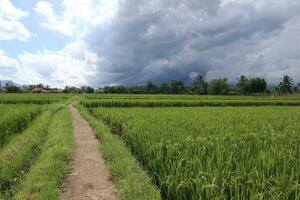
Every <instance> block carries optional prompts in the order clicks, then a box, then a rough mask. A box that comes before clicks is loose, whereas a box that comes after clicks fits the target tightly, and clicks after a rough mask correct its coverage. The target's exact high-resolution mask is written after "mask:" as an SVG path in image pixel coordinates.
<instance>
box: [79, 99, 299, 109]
mask: <svg viewBox="0 0 300 200" xmlns="http://www.w3.org/2000/svg"><path fill="white" fill-rule="evenodd" d="M81 104H82V105H84V106H85V107H88V108H93V107H207V106H210V107H224V106H238V107H239V106H299V105H300V101H298V100H290V99H288V100H189V101H186V100H173V99H172V100H127V99H125V100H122V99H119V100H112V99H111V100H107V99H103V100H83V101H81Z"/></svg>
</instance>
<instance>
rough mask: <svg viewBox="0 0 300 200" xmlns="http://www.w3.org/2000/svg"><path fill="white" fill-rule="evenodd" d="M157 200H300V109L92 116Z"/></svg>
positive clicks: (101, 111)
mask: <svg viewBox="0 0 300 200" xmlns="http://www.w3.org/2000/svg"><path fill="white" fill-rule="evenodd" d="M93 113H94V115H95V116H96V117H97V118H98V119H99V120H101V119H102V120H104V121H105V122H106V123H107V124H108V125H109V126H110V127H112V130H113V132H114V133H116V134H118V135H120V136H122V138H123V139H124V142H125V143H126V145H127V146H128V147H129V148H130V149H131V152H132V153H133V155H135V157H136V158H137V159H138V161H139V162H140V163H141V164H142V166H144V168H145V169H147V171H148V172H149V173H150V174H151V175H152V177H153V179H154V181H155V183H156V184H157V185H158V186H159V188H160V190H161V194H162V197H163V199H176V200H177V199H178V200H181V199H233V200H235V199H236V200H240V199H299V198H300V132H299V130H300V124H299V121H300V115H299V113H300V107H251V108H250V107H238V108H234V107H225V108H212V107H210V108H208V107H206V108H96V109H93Z"/></svg>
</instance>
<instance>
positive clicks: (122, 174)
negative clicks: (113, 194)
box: [76, 104, 161, 200]
mask: <svg viewBox="0 0 300 200" xmlns="http://www.w3.org/2000/svg"><path fill="white" fill-rule="evenodd" d="M76 107H77V109H78V110H79V112H80V113H81V115H82V116H83V117H84V118H85V119H86V120H87V121H88V122H89V124H90V125H91V127H92V128H93V130H94V133H95V134H96V136H97V138H98V139H99V140H100V141H101V149H102V152H103V154H104V157H105V160H106V162H107V164H108V166H109V168H110V170H111V173H112V176H113V181H114V183H115V184H116V186H117V188H118V191H119V196H120V199H123V200H137V199H142V200H156V199H157V200H159V199H161V197H160V193H159V190H158V189H157V188H156V187H155V186H154V185H153V184H152V181H151V178H150V177H149V176H148V175H147V173H146V172H145V171H144V170H142V168H141V167H140V165H139V163H138V162H137V161H136V159H135V158H134V157H133V156H132V154H131V153H130V151H129V149H127V147H126V146H125V144H124V143H123V142H122V141H121V140H120V139H119V138H117V137H116V136H114V135H112V134H111V133H110V130H109V129H108V127H106V126H105V124H104V123H103V122H102V121H100V120H97V119H95V118H94V117H93V116H92V115H91V114H90V113H89V111H88V110H87V109H86V108H85V107H83V106H82V105H79V104H77V105H76Z"/></svg>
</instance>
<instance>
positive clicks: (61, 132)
mask: <svg viewBox="0 0 300 200" xmlns="http://www.w3.org/2000/svg"><path fill="white" fill-rule="evenodd" d="M72 131H73V128H72V119H71V116H70V113H69V111H68V109H67V108H63V109H62V110H60V111H59V112H57V113H56V114H55V116H54V118H53V120H52V122H51V124H50V126H49V130H48V139H47V142H46V143H45V146H44V147H43V149H42V153H41V155H40V157H39V158H38V160H37V161H36V163H35V164H34V166H33V167H32V168H31V170H30V172H29V173H28V174H27V175H26V177H25V179H24V182H22V183H21V185H20V187H19V191H18V192H17V194H16V195H15V197H14V199H19V200H25V199H30V200H47V199H49V200H54V199H58V197H59V189H60V187H61V185H62V183H63V181H64V177H65V174H66V172H67V170H68V169H69V162H68V161H69V159H70V155H71V152H72V148H73V144H74V139H73V133H72Z"/></svg>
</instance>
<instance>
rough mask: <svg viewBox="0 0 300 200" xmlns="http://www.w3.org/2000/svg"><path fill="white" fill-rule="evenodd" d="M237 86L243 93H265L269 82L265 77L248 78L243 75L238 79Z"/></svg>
mask: <svg viewBox="0 0 300 200" xmlns="http://www.w3.org/2000/svg"><path fill="white" fill-rule="evenodd" d="M237 88H238V89H239V90H240V92H241V94H243V95H245V94H250V93H264V92H265V91H266V89H267V82H266V80H265V79H263V78H259V77H256V78H250V79H248V78H247V77H246V76H241V77H240V78H239V79H238V83H237Z"/></svg>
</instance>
